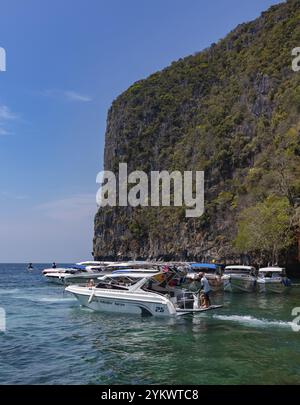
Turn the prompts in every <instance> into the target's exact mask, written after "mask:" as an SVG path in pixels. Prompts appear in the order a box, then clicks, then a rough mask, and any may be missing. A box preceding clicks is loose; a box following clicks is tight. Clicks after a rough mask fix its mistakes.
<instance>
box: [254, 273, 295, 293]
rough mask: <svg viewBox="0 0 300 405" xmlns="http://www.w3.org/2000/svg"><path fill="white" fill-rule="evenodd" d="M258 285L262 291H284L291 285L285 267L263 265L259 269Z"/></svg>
mask: <svg viewBox="0 0 300 405" xmlns="http://www.w3.org/2000/svg"><path fill="white" fill-rule="evenodd" d="M257 286H258V290H259V291H260V292H272V293H283V292H284V291H287V290H288V287H290V286H291V281H290V279H289V278H288V277H287V276H286V272H285V268H283V267H263V268H261V269H259V270H258V279H257Z"/></svg>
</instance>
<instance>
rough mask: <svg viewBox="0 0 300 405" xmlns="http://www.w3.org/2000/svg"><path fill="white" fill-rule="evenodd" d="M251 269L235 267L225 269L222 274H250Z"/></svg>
mask: <svg viewBox="0 0 300 405" xmlns="http://www.w3.org/2000/svg"><path fill="white" fill-rule="evenodd" d="M251 272H252V271H251V270H250V269H243V268H236V269H225V272H224V274H250V273H251Z"/></svg>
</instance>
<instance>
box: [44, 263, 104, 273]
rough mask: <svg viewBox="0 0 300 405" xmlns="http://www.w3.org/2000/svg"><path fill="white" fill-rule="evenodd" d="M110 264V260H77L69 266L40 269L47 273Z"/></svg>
mask: <svg viewBox="0 0 300 405" xmlns="http://www.w3.org/2000/svg"><path fill="white" fill-rule="evenodd" d="M110 264H112V262H98V261H92V260H89V261H86V262H79V263H75V264H74V265H71V266H70V267H54V268H53V267H51V268H49V269H44V270H43V271H42V273H43V274H48V273H66V272H68V270H70V269H73V268H74V269H78V270H81V269H87V268H92V267H99V266H107V265H110Z"/></svg>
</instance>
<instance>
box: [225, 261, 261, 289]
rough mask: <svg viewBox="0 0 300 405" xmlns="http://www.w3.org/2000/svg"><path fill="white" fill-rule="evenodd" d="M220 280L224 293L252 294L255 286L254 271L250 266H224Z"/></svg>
mask: <svg viewBox="0 0 300 405" xmlns="http://www.w3.org/2000/svg"><path fill="white" fill-rule="evenodd" d="M222 279H223V281H224V291H231V292H253V291H254V290H255V286H256V269H255V268H254V267H252V266H242V265H235V266H226V267H225V271H224V274H223V276H222Z"/></svg>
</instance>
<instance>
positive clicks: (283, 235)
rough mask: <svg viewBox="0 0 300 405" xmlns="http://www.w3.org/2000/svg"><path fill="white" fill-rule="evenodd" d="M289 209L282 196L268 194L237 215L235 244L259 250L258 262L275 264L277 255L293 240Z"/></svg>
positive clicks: (240, 248)
mask: <svg viewBox="0 0 300 405" xmlns="http://www.w3.org/2000/svg"><path fill="white" fill-rule="evenodd" d="M292 225H293V209H292V208H291V206H290V204H289V201H288V199H287V198H286V197H278V196H275V195H271V196H269V197H267V198H266V199H265V200H264V201H263V202H261V203H258V204H256V205H255V206H253V207H250V208H246V209H244V210H243V211H242V213H241V215H240V220H239V223H238V235H237V238H236V240H235V247H236V249H237V250H238V251H239V252H240V253H259V254H260V257H261V261H262V262H266V261H271V262H272V263H273V264H276V263H278V260H279V254H280V253H281V252H283V251H284V250H286V249H287V248H288V247H289V246H291V244H292V243H293V242H294V232H293V228H292Z"/></svg>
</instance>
